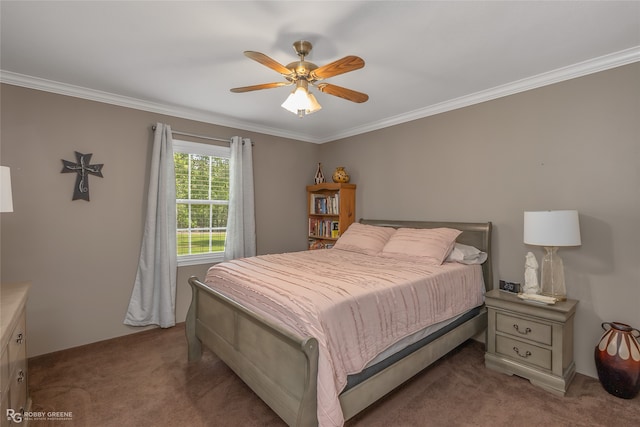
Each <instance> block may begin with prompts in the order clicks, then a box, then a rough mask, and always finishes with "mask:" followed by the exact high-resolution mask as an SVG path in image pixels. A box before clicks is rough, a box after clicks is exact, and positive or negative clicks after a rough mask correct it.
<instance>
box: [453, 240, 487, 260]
mask: <svg viewBox="0 0 640 427" xmlns="http://www.w3.org/2000/svg"><path fill="white" fill-rule="evenodd" d="M486 260H487V254H486V252H482V251H481V250H480V249H478V248H476V247H473V246H469V245H463V244H462V243H456V244H455V245H454V247H453V250H452V251H451V253H450V254H449V256H448V257H447V259H446V261H447V262H459V263H461V264H482V263H483V262H485V261H486Z"/></svg>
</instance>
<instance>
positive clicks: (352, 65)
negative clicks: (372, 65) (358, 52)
mask: <svg viewBox="0 0 640 427" xmlns="http://www.w3.org/2000/svg"><path fill="white" fill-rule="evenodd" d="M362 67H364V60H363V59H362V58H359V57H357V56H345V57H344V58H342V59H338V60H337V61H334V62H332V63H330V64H327V65H323V66H322V67H319V68H316V69H315V70H313V71H312V72H311V76H312V77H313V78H315V79H316V80H321V79H327V78H329V77H333V76H337V75H339V74H344V73H348V72H349V71H354V70H358V69H360V68H362Z"/></svg>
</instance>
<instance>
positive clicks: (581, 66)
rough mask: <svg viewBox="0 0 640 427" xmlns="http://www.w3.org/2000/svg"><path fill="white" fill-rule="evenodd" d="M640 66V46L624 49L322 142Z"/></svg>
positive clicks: (392, 118)
mask: <svg viewBox="0 0 640 427" xmlns="http://www.w3.org/2000/svg"><path fill="white" fill-rule="evenodd" d="M634 62H640V46H635V47H632V48H630V49H625V50H622V51H619V52H615V53H612V54H608V55H604V56H600V57H598V58H594V59H590V60H587V61H583V62H579V63H577V64H573V65H570V66H567V67H563V68H559V69H556V70H553V71H549V72H546V73H542V74H538V75H535V76H532V77H527V78H524V79H521V80H518V81H515V82H511V83H508V84H505V85H501V86H497V87H494V88H491V89H487V90H484V91H480V92H476V93H473V94H470V95H465V96H462V97H459V98H455V99H451V100H448V101H444V102H441V103H439V104H434V105H430V106H428V107H425V108H421V109H418V110H414V111H410V112H408V113H403V114H400V115H397V116H394V117H389V118H388V119H384V120H380V121H377V122H375V123H369V124H367V125H364V126H359V127H355V128H351V129H348V130H346V131H345V132H341V133H339V134H334V135H332V136H331V137H329V138H326V140H324V141H323V142H329V141H335V140H338V139H342V138H348V137H350V136H355V135H360V134H362V133H366V132H371V131H375V130H379V129H383V128H386V127H389V126H394V125H398V124H402V123H406V122H410V121H413V120H417V119H422V118H425V117H429V116H434V115H436V114H440V113H445V112H447V111H451V110H457V109H458V108H463V107H468V106H471V105H475V104H480V103H482V102H486V101H491V100H493V99H497V98H502V97H505V96H509V95H514V94H516V93H520V92H525V91H528V90H531V89H536V88H539V87H543V86H548V85H551V84H554V83H560V82H563V81H566V80H571V79H574V78H577V77H582V76H586V75H589V74H594V73H597V72H600V71H606V70H609V69H612V68H616V67H621V66H623V65H628V64H632V63H634Z"/></svg>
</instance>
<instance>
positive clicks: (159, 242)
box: [124, 123, 177, 328]
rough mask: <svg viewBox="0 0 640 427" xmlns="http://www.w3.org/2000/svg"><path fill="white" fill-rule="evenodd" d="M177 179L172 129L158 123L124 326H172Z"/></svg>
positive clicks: (173, 318)
mask: <svg viewBox="0 0 640 427" xmlns="http://www.w3.org/2000/svg"><path fill="white" fill-rule="evenodd" d="M176 273H177V249H176V179H175V170H174V165H173V141H172V137H171V127H170V126H169V125H164V124H162V123H158V124H157V125H156V130H155V136H154V141H153V154H152V158H151V174H150V176H149V194H148V197H147V215H146V221H145V227H144V235H143V237H142V248H141V249H140V260H139V263H138V272H137V274H136V280H135V283H134V286H133V293H132V294H131V300H130V302H129V309H128V310H127V315H126V317H125V320H124V323H125V324H126V325H131V326H147V325H158V326H160V327H162V328H168V327H171V326H174V325H175V323H176V320H175V317H176V316H175V301H176Z"/></svg>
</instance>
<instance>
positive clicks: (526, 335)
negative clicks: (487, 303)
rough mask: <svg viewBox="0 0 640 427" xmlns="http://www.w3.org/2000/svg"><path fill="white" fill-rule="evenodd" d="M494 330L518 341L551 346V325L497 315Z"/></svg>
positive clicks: (501, 314) (502, 314)
mask: <svg viewBox="0 0 640 427" xmlns="http://www.w3.org/2000/svg"><path fill="white" fill-rule="evenodd" d="M496 330H497V331H500V332H503V333H505V334H509V335H513V336H514V337H518V338H520V339H526V340H530V341H536V342H539V343H541V344H546V345H551V338H552V337H551V325H546V324H544V323H539V322H534V321H532V320H528V319H523V318H521V317H515V316H509V315H507V314H504V313H497V314H496Z"/></svg>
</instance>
